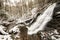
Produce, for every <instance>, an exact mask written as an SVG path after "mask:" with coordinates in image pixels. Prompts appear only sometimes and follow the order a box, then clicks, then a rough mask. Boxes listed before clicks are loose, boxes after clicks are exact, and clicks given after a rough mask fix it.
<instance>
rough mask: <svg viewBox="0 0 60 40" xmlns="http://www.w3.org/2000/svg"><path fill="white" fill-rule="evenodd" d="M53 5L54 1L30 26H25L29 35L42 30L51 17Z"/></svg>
mask: <svg viewBox="0 0 60 40" xmlns="http://www.w3.org/2000/svg"><path fill="white" fill-rule="evenodd" d="M55 6H56V3H54V4H53V5H51V6H49V7H48V8H47V9H46V10H45V12H44V13H43V14H42V15H40V16H38V17H37V20H36V22H34V23H33V24H32V25H31V26H30V27H27V28H28V34H29V35H32V34H36V33H37V32H38V31H40V30H44V28H45V25H46V24H47V23H48V22H49V21H50V20H51V19H52V15H53V10H54V8H55Z"/></svg>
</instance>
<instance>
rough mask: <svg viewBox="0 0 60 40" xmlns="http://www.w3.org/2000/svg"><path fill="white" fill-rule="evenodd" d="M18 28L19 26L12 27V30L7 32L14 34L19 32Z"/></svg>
mask: <svg viewBox="0 0 60 40" xmlns="http://www.w3.org/2000/svg"><path fill="white" fill-rule="evenodd" d="M18 27H19V25H17V26H14V27H13V28H12V29H10V30H9V32H12V31H13V32H14V33H15V32H20V31H19V28H18Z"/></svg>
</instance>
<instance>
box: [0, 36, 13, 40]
mask: <svg viewBox="0 0 60 40" xmlns="http://www.w3.org/2000/svg"><path fill="white" fill-rule="evenodd" d="M0 40H12V38H11V35H0Z"/></svg>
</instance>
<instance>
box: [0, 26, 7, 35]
mask: <svg viewBox="0 0 60 40" xmlns="http://www.w3.org/2000/svg"><path fill="white" fill-rule="evenodd" d="M4 29H5V27H4V26H2V25H0V32H1V33H2V34H8V33H7V32H5V31H4Z"/></svg>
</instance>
